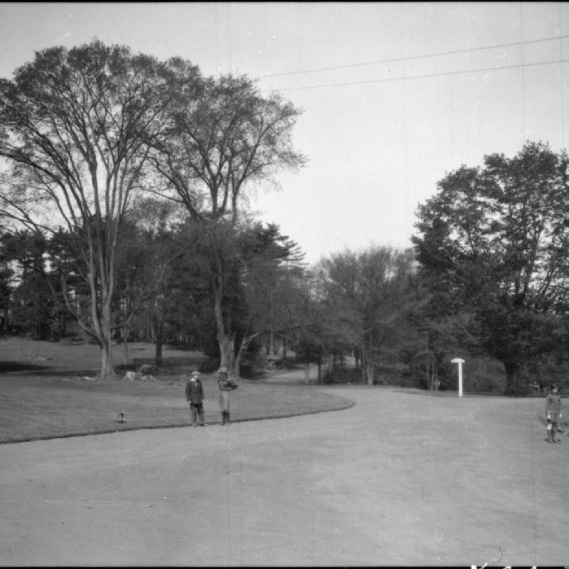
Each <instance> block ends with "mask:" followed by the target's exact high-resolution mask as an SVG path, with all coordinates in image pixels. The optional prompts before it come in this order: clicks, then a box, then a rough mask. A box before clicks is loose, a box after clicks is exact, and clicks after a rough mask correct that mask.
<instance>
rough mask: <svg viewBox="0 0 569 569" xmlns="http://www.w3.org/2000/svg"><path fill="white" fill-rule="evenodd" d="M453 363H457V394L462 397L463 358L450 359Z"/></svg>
mask: <svg viewBox="0 0 569 569" xmlns="http://www.w3.org/2000/svg"><path fill="white" fill-rule="evenodd" d="M451 362H452V363H453V364H458V396H459V397H462V364H463V363H464V360H463V359H461V358H454V360H451Z"/></svg>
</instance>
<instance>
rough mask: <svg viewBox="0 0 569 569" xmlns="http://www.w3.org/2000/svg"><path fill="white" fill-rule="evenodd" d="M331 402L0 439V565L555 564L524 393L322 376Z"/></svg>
mask: <svg viewBox="0 0 569 569" xmlns="http://www.w3.org/2000/svg"><path fill="white" fill-rule="evenodd" d="M324 389H326V391H329V392H330V393H333V394H336V395H340V396H343V397H349V398H351V399H353V400H354V401H355V402H356V405H355V406H354V407H351V408H350V409H347V410H344V411H337V412H330V413H321V414H317V415H309V416H303V417H297V418H288V419H276V420H268V421H253V422H243V423H235V424H233V425H231V426H230V427H221V426H219V425H215V426H211V427H208V428H205V429H191V428H178V429H159V430H148V431H137V432H127V433H117V434H111V435H98V436H89V437H77V438H68V439H59V440H49V441H38V442H29V443H20V444H10V445H2V446H0V496H1V498H0V499H1V506H2V509H1V512H2V513H1V517H0V565H20V566H21V565H60V566H65V565H186V566H188V565H190V566H219V565H221V566H228V565H231V566H239V565H245V566H255V565H263V566H267V565H272V566H275V565H277V566H278V565H281V566H290V565H305V566H306V565H309V566H310V565H312V566H315V565H341V566H350V565H352V566H353V565H360V566H361V565H421V566H424V565H435V566H441V565H467V566H470V565H475V564H476V565H478V566H481V565H483V564H484V563H488V565H489V566H496V567H505V566H507V565H537V566H540V565H541V566H543V565H563V564H567V562H568V561H569V540H567V537H566V534H567V522H568V521H569V506H568V504H569V485H568V484H567V479H566V474H565V471H566V467H567V457H568V452H569V437H564V438H565V441H564V444H560V445H550V444H547V443H545V442H544V438H545V428H544V426H543V425H542V424H541V422H540V419H539V414H540V413H541V411H542V407H543V401H542V400H539V399H527V400H510V399H505V398H500V397H468V396H466V397H464V398H460V399H459V398H458V397H456V396H440V395H439V396H433V395H429V394H427V393H425V392H418V391H413V390H408V391H398V390H396V389H382V388H374V389H370V388H366V387H347V386H346V387H327V388H324Z"/></svg>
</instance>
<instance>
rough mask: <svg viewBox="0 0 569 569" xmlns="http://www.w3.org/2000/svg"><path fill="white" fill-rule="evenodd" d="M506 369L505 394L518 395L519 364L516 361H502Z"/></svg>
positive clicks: (519, 387) (519, 391) (519, 389)
mask: <svg viewBox="0 0 569 569" xmlns="http://www.w3.org/2000/svg"><path fill="white" fill-rule="evenodd" d="M503 363H504V368H505V369H506V391H505V395H520V394H521V385H520V364H519V363H517V362H511V361H510V362H503Z"/></svg>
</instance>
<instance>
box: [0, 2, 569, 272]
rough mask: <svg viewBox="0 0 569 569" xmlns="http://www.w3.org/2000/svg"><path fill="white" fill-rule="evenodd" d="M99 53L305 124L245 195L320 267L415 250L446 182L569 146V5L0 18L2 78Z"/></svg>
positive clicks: (83, 11) (262, 8) (19, 12)
mask: <svg viewBox="0 0 569 569" xmlns="http://www.w3.org/2000/svg"><path fill="white" fill-rule="evenodd" d="M93 38H98V39H99V40H101V41H103V42H104V43H108V44H111V43H113V44H121V45H128V46H129V47H130V48H131V49H132V50H133V51H134V52H143V53H147V54H150V55H154V56H156V57H158V58H159V59H162V60H165V59H168V58H169V57H172V56H179V57H182V58H184V59H188V60H190V61H191V62H192V63H194V64H196V65H198V66H199V67H200V69H201V71H202V73H203V74H205V75H210V76H218V75H219V74H226V73H235V74H245V75H248V76H249V77H251V78H254V79H256V80H257V85H258V87H259V89H260V90H261V91H262V92H263V93H266V94H269V93H270V92H271V91H278V92H279V93H281V94H282V95H283V96H284V97H285V98H286V99H288V100H289V101H291V102H292V103H293V104H294V105H295V106H296V107H298V108H300V109H302V111H303V112H302V115H301V116H300V118H299V119H298V121H297V124H296V126H295V129H294V145H295V148H296V150H297V151H299V152H301V153H303V154H304V155H305V156H306V157H307V159H308V161H307V165H306V167H305V168H303V169H302V170H300V171H299V172H297V173H282V174H280V175H279V176H278V178H277V182H278V183H277V184H266V185H262V186H261V187H259V188H257V189H255V190H254V191H253V192H252V194H251V199H250V204H251V208H252V209H253V210H254V211H255V212H257V214H258V217H259V218H260V219H262V220H263V221H265V222H267V223H268V222H270V223H276V224H278V225H279V226H280V228H281V232H282V233H283V234H284V235H288V236H289V237H290V238H291V239H292V240H294V241H295V242H296V243H298V245H300V247H301V249H302V250H303V251H304V252H305V253H306V261H308V262H309V263H315V262H317V261H318V260H319V259H321V258H322V257H330V256H331V255H333V254H336V253H341V252H343V251H345V250H346V249H349V250H352V251H359V250H362V249H364V248H366V247H369V246H382V245H384V246H392V247H394V248H397V249H404V248H407V247H410V246H411V240H410V238H411V236H412V235H413V234H415V233H416V230H415V228H414V224H415V222H416V220H417V218H416V212H417V208H418V206H419V205H420V204H423V203H425V202H426V201H427V200H428V199H429V198H431V197H432V196H434V195H435V194H436V192H437V182H438V181H439V180H441V179H443V178H444V177H445V175H446V174H447V173H449V172H452V171H454V170H456V169H457V168H459V167H460V166H462V165H466V166H478V165H482V164H483V159H484V156H485V155H488V154H493V153H503V154H505V155H506V156H508V157H512V156H514V155H515V154H517V153H518V152H519V151H520V150H521V149H522V147H523V144H524V143H525V142H526V141H527V140H531V141H540V140H541V141H543V142H546V143H548V144H549V145H550V147H551V149H552V150H554V151H555V152H558V151H560V150H561V149H565V148H567V144H568V143H569V133H568V132H567V128H568V127H569V3H563V2H552V3H548V2H521V3H520V2H504V3H501V2H488V3H486V2H440V3H439V2H421V3H419V2H410V3H405V2H394V3H384V2H379V3H375V2H369V3H356V2H349V3H341V2H340V3H332V2H316V3H311V2H299V3H296V2H287V3H274V2H266V3H264V2H256V3H240V2H237V3H221V2H220V3H213V2H211V3H194V2H190V3H185V2H178V3H167V2H159V3H153V2H148V3H142V2H141V3H137V2H134V3H120V2H118V3H50V2H45V3H21V2H17V3H10V2H4V3H0V77H5V78H11V77H12V74H13V72H14V70H15V69H16V68H17V67H19V66H20V65H22V64H24V63H26V62H28V61H31V60H33V58H34V53H35V52H36V51H38V50H42V49H45V48H48V47H52V46H56V45H61V46H65V47H67V48H72V47H74V46H77V45H82V44H85V43H89V42H90V41H91V40H92V39H93Z"/></svg>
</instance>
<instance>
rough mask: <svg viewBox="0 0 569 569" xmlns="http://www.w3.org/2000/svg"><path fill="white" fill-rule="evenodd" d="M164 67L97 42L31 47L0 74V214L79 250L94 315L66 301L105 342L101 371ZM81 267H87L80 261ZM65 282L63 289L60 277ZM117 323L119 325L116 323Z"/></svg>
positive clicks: (159, 107)
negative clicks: (26, 58) (63, 237)
mask: <svg viewBox="0 0 569 569" xmlns="http://www.w3.org/2000/svg"><path fill="white" fill-rule="evenodd" d="M163 71H164V66H163V65H162V64H160V63H159V62H158V61H157V60H155V59H154V58H152V57H149V56H146V55H142V54H137V55H135V54H133V53H131V51H130V50H129V49H128V48H127V47H122V46H110V47H108V46H105V45H103V44H102V43H101V42H99V41H98V40H94V41H93V42H91V43H90V44H87V45H84V46H80V47H76V48H73V49H71V50H67V49H65V48H63V47H54V48H50V49H46V50H44V51H41V52H37V53H36V55H35V59H34V60H33V61H32V62H30V63H27V64H25V65H24V66H22V67H20V68H19V69H17V70H16V71H15V73H14V77H13V79H12V80H7V79H2V80H1V81H0V156H3V157H4V158H5V160H6V167H5V168H3V173H2V179H1V186H0V215H1V216H2V217H3V219H4V223H5V224H6V225H12V226H13V227H14V228H17V227H20V228H21V227H26V228H29V229H32V230H34V231H41V232H49V231H55V230H57V229H58V228H63V229H64V230H65V231H66V232H67V233H68V235H69V236H70V238H71V239H72V240H73V242H74V249H75V251H76V252H77V254H78V255H79V256H80V259H81V263H80V264H79V267H80V268H79V269H78V270H79V271H80V272H81V275H80V276H81V277H82V278H83V279H84V280H85V281H86V282H87V283H88V285H89V291H90V297H91V298H90V314H89V315H88V316H85V315H82V314H79V313H78V312H77V311H76V310H75V306H76V305H75V304H74V302H73V298H72V295H71V294H65V295H64V298H65V302H66V305H67V309H68V310H69V312H70V313H71V314H73V315H74V316H75V318H76V319H77V322H78V324H79V326H80V327H81V328H82V329H83V330H84V331H85V332H86V333H87V334H89V335H90V336H91V337H93V338H94V339H96V341H97V342H98V344H99V345H100V347H101V354H102V359H101V371H100V374H101V377H102V378H110V377H112V376H113V375H114V370H113V366H112V355H111V334H112V330H113V327H114V326H117V323H116V322H113V315H112V313H111V305H112V300H113V293H114V289H115V258H116V254H117V246H118V243H119V238H120V232H121V224H122V222H123V219H124V218H125V214H126V213H127V211H128V210H129V208H130V207H131V206H132V204H133V202H134V200H135V196H136V193H137V191H138V190H139V186H140V182H141V178H142V176H143V175H144V171H145V167H146V164H147V158H148V146H147V142H148V140H149V138H152V137H154V136H157V135H158V134H159V132H160V130H161V129H162V128H163V126H164V124H165V122H164V111H165V109H166V108H167V107H168V105H169V103H170V101H171V97H170V96H169V94H168V91H167V90H166V89H165V85H166V83H167V82H166V81H165V79H164V75H163V73H162V72H163ZM81 267H83V269H81ZM62 286H63V290H64V291H67V292H69V291H68V288H67V287H66V283H65V275H64V278H63V283H62ZM119 325H120V324H119Z"/></svg>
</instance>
